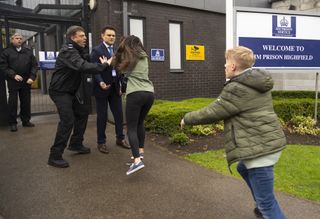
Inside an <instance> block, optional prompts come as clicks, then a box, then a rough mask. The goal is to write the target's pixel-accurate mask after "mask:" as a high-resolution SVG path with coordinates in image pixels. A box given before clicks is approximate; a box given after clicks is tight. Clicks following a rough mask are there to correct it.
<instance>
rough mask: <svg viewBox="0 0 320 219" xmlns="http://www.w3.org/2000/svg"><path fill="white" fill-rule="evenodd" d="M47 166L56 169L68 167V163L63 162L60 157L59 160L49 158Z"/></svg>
mask: <svg viewBox="0 0 320 219" xmlns="http://www.w3.org/2000/svg"><path fill="white" fill-rule="evenodd" d="M48 164H49V165H50V166H53V167H58V168H66V167H69V163H68V162H67V161H65V160H64V159H63V158H62V157H60V158H53V157H49V160H48Z"/></svg>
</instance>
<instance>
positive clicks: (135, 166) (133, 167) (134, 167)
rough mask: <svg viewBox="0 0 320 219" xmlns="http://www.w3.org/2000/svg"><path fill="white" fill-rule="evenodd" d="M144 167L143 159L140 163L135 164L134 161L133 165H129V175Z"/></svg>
mask: <svg viewBox="0 0 320 219" xmlns="http://www.w3.org/2000/svg"><path fill="white" fill-rule="evenodd" d="M142 168H144V163H143V162H142V161H140V162H139V163H137V164H135V163H132V164H131V166H130V167H129V170H128V171H127V173H126V174H127V176H128V175H130V174H132V173H134V172H136V171H138V170H141V169H142Z"/></svg>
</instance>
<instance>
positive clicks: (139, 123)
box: [126, 91, 154, 158]
mask: <svg viewBox="0 0 320 219" xmlns="http://www.w3.org/2000/svg"><path fill="white" fill-rule="evenodd" d="M153 101H154V94H153V93H152V92H147V91H136V92H133V93H130V94H128V95H127V99H126V118H127V128H128V139H129V143H130V145H131V150H132V155H133V157H134V158H138V157H140V154H139V148H143V147H144V139H145V130H144V119H145V118H146V116H147V114H148V112H149V110H150V108H151V106H152V104H153Z"/></svg>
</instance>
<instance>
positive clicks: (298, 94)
mask: <svg viewBox="0 0 320 219" xmlns="http://www.w3.org/2000/svg"><path fill="white" fill-rule="evenodd" d="M272 97H273V98H275V99H277V98H285V99H288V98H292V99H296V98H298V99H302V98H310V99H314V98H315V97H316V93H315V92H314V91H282V90H278V91H272Z"/></svg>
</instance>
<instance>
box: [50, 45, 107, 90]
mask: <svg viewBox="0 0 320 219" xmlns="http://www.w3.org/2000/svg"><path fill="white" fill-rule="evenodd" d="M88 59H89V56H88V55H87V54H86V53H85V50H84V49H83V48H81V47H80V46H78V45H77V44H76V43H74V42H70V43H68V44H66V45H64V46H62V48H61V49H60V51H59V55H58V57H57V60H56V70H55V71H54V72H53V75H52V78H51V82H50V87H49V94H50V95H61V94H65V93H68V94H71V95H75V94H76V92H77V91H78V89H79V86H80V84H81V81H82V78H84V75H85V74H97V73H100V72H102V71H104V70H105V69H106V67H107V66H108V64H99V63H90V62H88Z"/></svg>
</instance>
